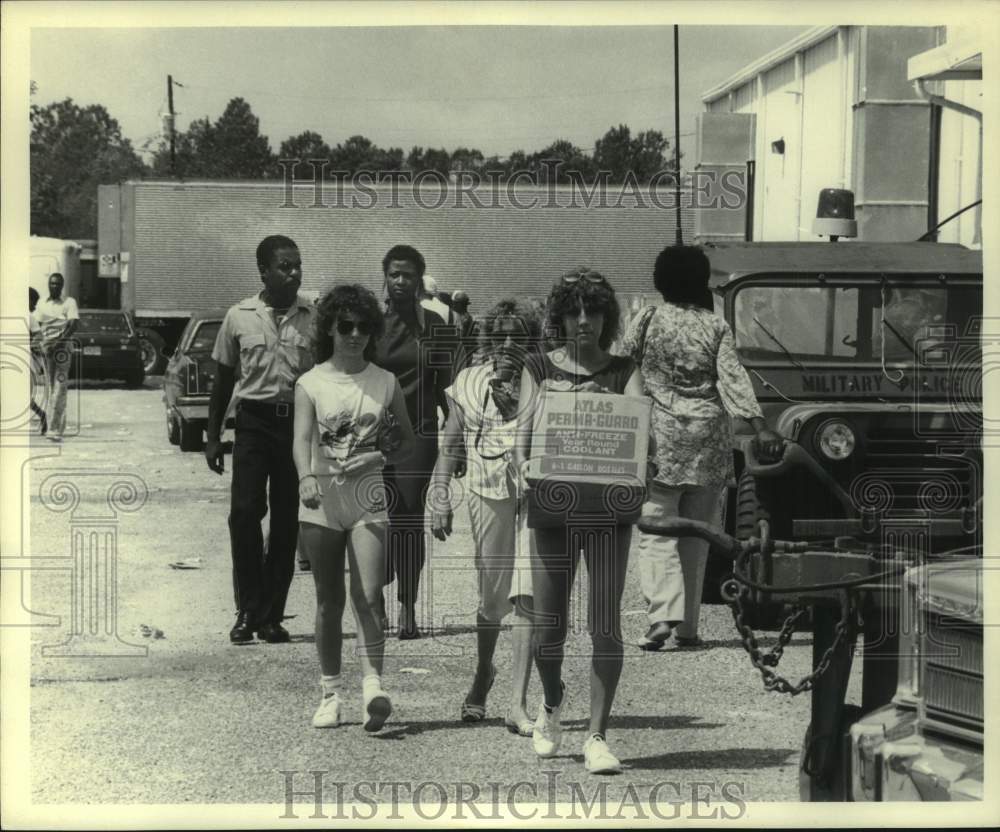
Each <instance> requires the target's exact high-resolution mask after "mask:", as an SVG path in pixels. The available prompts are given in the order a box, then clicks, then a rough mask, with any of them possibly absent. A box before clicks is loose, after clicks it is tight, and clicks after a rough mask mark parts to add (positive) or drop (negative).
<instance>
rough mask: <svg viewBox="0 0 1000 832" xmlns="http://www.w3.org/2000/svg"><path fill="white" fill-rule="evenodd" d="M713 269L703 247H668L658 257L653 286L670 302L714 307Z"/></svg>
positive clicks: (654, 269)
mask: <svg viewBox="0 0 1000 832" xmlns="http://www.w3.org/2000/svg"><path fill="white" fill-rule="evenodd" d="M711 274H712V266H711V264H710V263H709V262H708V257H707V256H706V254H705V252H704V250H703V249H702V248H701V246H667V247H666V248H665V249H663V251H661V252H660V253H659V254H658V255H657V256H656V265H655V266H654V267H653V285H654V286H655V287H656V290H657V291H658V292H659V293H660V294H661V295H663V299H664V300H665V301H666V302H667V303H677V304H682V303H685V304H693V305H695V306H701V307H703V308H708V309H711V308H712V302H711V298H712V295H711V292H710V291H709V288H708V279H709V277H710V276H711Z"/></svg>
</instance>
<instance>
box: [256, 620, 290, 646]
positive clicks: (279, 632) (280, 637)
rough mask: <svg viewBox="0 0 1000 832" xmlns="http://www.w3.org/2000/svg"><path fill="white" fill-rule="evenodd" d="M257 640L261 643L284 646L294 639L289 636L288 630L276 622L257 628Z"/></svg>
mask: <svg viewBox="0 0 1000 832" xmlns="http://www.w3.org/2000/svg"><path fill="white" fill-rule="evenodd" d="M257 638H259V639H260V640H261V641H266V642H267V643H268V644H282V643H284V642H286V641H291V640H292V637H291V636H290V635H288V630H286V629H285V628H284V627H282V626H281V625H280V624H278V623H276V622H274V621H269V622H267V623H266V624H261V625H260V627H258V628H257Z"/></svg>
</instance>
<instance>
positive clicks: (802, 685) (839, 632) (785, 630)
mask: <svg viewBox="0 0 1000 832" xmlns="http://www.w3.org/2000/svg"><path fill="white" fill-rule="evenodd" d="M731 583H732V584H735V583H737V582H736V581H732V582H731ZM749 594H750V590H749V589H748V588H747V587H746V586H742V585H740V586H737V587H736V589H735V591H732V590H731V591H730V597H731V598H732V600H731V601H730V609H731V610H732V613H733V621H734V622H735V623H736V629H737V631H738V632H739V634H740V638H741V639H742V641H743V649H744V650H746V651H747V655H749V656H750V662H751V664H753V666H754V667H755V668H757V670H759V671H760V675H761V677H762V678H763V680H764V689H765V690H776V691H777V692H778V693H787V694H790V695H792V696H797V695H798V694H800V693H802V692H803V691H807V690H812V688H813V685H814V684H815V683H816V680H817V679H819V677H820V676H822V675H823V674H824V673H825V672H826V671H827V668H829V667H830V662H831V661H832V660H833V654H834V652H835V651H836V650H837V649H838V648H839V647H840V645H841V644H843V642H844V639H845V638H847V634H848V631H849V629H850V619H851V600H850V595H849V593H848V591H847V590H842V591H841V593H840V610H841V615H840V620H839V621H838V622H837V624H836V627H835V628H834V637H833V641H832V642H831V643H830V646H829V647H827V649H826V650H825V651H823V655H822V656H821V657H820V660H819V662H818V663H817V665H816V667H814V668H813V670H812V672H811V673H807V674H806V675H805V676H803V677H802V678H801V679H799V681H798V682H796V683H795V684H794V685H793V684H792V683H791V682H789V681H788V680H787V679H786V678H785V677H784V676H781V675H780V674H779V673H777V672H776V671H775V670H774V668H776V667H777V666H778V662H779V661H781V656H782V654H783V653H784V650H785V647H786V646H787V645H788V643H789V642H790V641H791V640H792V633H793V632H794V631H795V625H796V624H797V623H798V622H799V620H800V619H801V618H802V617H803V616H804V615H805V614H806V612H807V610H806V609H805V608H804V607H799V608H797V609H796V610H795V611H794V612H793V613H792V614H791V615H789V616H788V617H787V618H786V619H785V621H784V622H783V623H782V625H781V630H780V631H779V632H778V641H777V644H775V646H774V647H772V648H771V649H770V650H767V651H764V650H761V648H760V646H759V644H758V643H757V636H756V635H755V634H754V631H753V628H752V627H750V625H749V624H747V623H746V621H745V620H744V615H745V613H746V608H745V607H744V606H743V599H744V597H746V596H748V595H749Z"/></svg>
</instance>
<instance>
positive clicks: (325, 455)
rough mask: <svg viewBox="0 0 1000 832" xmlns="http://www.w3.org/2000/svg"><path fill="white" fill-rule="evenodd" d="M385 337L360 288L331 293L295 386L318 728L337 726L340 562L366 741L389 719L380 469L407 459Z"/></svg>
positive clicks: (372, 301)
mask: <svg viewBox="0 0 1000 832" xmlns="http://www.w3.org/2000/svg"><path fill="white" fill-rule="evenodd" d="M382 327H383V318H382V310H381V309H380V308H379V302H378V300H377V299H376V298H375V295H373V294H372V293H371V292H370V291H369V290H368V289H365V288H364V287H363V286H357V285H350V286H347V285H345V286H336V287H334V288H333V289H332V290H331V291H330V292H328V293H327V294H326V296H325V297H324V298H323V299H322V300H321V301H320V302H319V307H318V311H317V316H316V339H315V350H316V366H315V367H314V368H313V369H312V370H310V371H309V372H307V373H304V374H303V375H302V376H301V377H300V378H299V380H298V382H297V383H296V385H295V427H294V438H293V445H292V454H293V457H294V459H295V467H296V469H297V470H298V475H299V500H300V502H301V506H300V509H299V539H300V540H301V541H302V548H303V550H304V551H305V553H306V555H307V556H308V558H309V561H310V565H311V566H312V570H311V571H312V576H313V581H314V583H315V586H316V651H317V653H318V654H319V663H320V671H321V673H322V676H321V678H320V686H321V688H322V691H323V698H322V700H321V701H320V705H319V708H318V709H317V710H316V713H315V715H314V716H313V725H314V726H316V727H317V728H333V727H335V726H337V725H339V724H340V722H341V716H342V714H341V708H342V700H341V697H340V667H341V645H342V642H343V633H342V632H341V621H342V619H343V615H344V604H345V603H346V595H345V592H344V559H345V557H346V558H347V563H348V565H349V566H350V593H351V603H352V606H353V607H354V618H355V621H356V622H357V628H358V656H359V659H360V662H361V672H362V683H361V684H362V694H363V699H364V711H365V717H364V719H365V721H364V729H365V730H366V731H378V730H379V729H380V728H381V727H382V725H383V724H384V723H385V721H386V719H387V718H388V717H389V714H390V713H391V711H392V704H391V702H390V700H389V697H388V695H387V694H386V693H385V691H384V690H383V689H382V681H381V678H382V657H383V651H384V648H385V634H384V632H383V629H382V623H381V600H382V589H383V585H384V582H385V527H386V523H387V521H388V517H387V514H386V494H385V488H384V486H383V483H382V468H383V467H384V466H385V465H386V464H387V463H395V462H398V461H400V460H402V459H404V458H405V457H407V456H408V455H409V454H411V453H412V452H413V446H414V440H413V429H412V428H411V426H410V419H409V416H408V415H407V413H406V404H405V402H404V401H403V393H402V391H401V390H400V387H399V384H398V383H397V381H396V379H395V377H394V376H393V375H392V373H389V372H387V371H386V370H383V369H380V368H379V367H376V366H375V365H374V364H372V363H371V359H372V356H373V354H374V351H375V339H376V338H377V337H378V336H379V334H380V333H381V331H382Z"/></svg>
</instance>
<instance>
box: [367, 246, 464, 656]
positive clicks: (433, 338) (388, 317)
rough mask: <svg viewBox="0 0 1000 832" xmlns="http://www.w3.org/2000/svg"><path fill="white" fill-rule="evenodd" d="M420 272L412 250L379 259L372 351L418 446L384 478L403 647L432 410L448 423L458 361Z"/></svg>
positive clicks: (410, 621)
mask: <svg viewBox="0 0 1000 832" xmlns="http://www.w3.org/2000/svg"><path fill="white" fill-rule="evenodd" d="M425 270H426V264H425V262H424V258H423V255H422V254H421V253H420V252H419V251H417V250H416V249H415V248H413V247H411V246H402V245H400V246H394V247H393V248H391V249H389V251H388V253H387V254H386V255H385V257H384V258H382V273H383V274H384V275H385V289H386V296H387V297H386V311H385V330H384V332H383V334H382V336H381V337H380V338H379V340H378V343H377V345H376V350H375V364H376V365H378V366H379V367H382V368H383V369H386V370H388V371H389V372H391V373H392V374H393V375H394V376H396V379H397V380H398V381H399V386H400V388H401V389H402V391H403V397H404V399H405V400H406V410H407V414H408V415H409V417H410V423H411V424H412V425H413V431H414V433H415V434H416V439H417V444H416V450H415V451H414V453H413V455H412V456H410V457H409V458H408V459H407V460H406V461H405V462H403V463H401V464H399V465H395V466H389V467H387V468H386V469H385V472H384V476H385V483H386V486H387V488H388V489H389V493H390V497H389V506H388V512H389V533H388V535H387V539H386V552H387V555H388V556H387V558H386V563H387V567H386V568H387V574H386V584H389V583H391V582H392V581H393V580H394V579H395V580H396V598H397V600H398V601H399V604H400V609H399V637H400V638H401V639H408V638H419V637H420V631H419V630H418V629H417V619H416V611H415V607H416V601H417V589H418V587H419V583H420V573H421V571H422V570H423V568H424V561H425V559H426V539H425V535H424V491H425V489H426V488H427V483H428V481H429V480H430V476H431V471H433V470H434V463H435V461H436V459H437V451H438V443H437V437H438V415H437V408H438V405H440V406H441V408H442V410H443V411H444V415H445V416H447V415H448V405H447V399H446V397H445V395H444V390H445V388H446V387H448V386H449V385H450V384H451V373H452V368H453V367H454V366H455V365H456V364H457V363H458V358H459V356H458V354H457V353H458V339H457V337H456V334H455V331H454V328H453V327H449V326H448V325H447V323H446V322H445V321H444V320H442V318H441V317H440V316H439V315H437V314H436V313H435V312H433V311H431V310H429V309H426V308H424V307H423V306H421V304H420V301H419V298H420V294H421V291H422V288H423V276H424V271H425Z"/></svg>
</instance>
